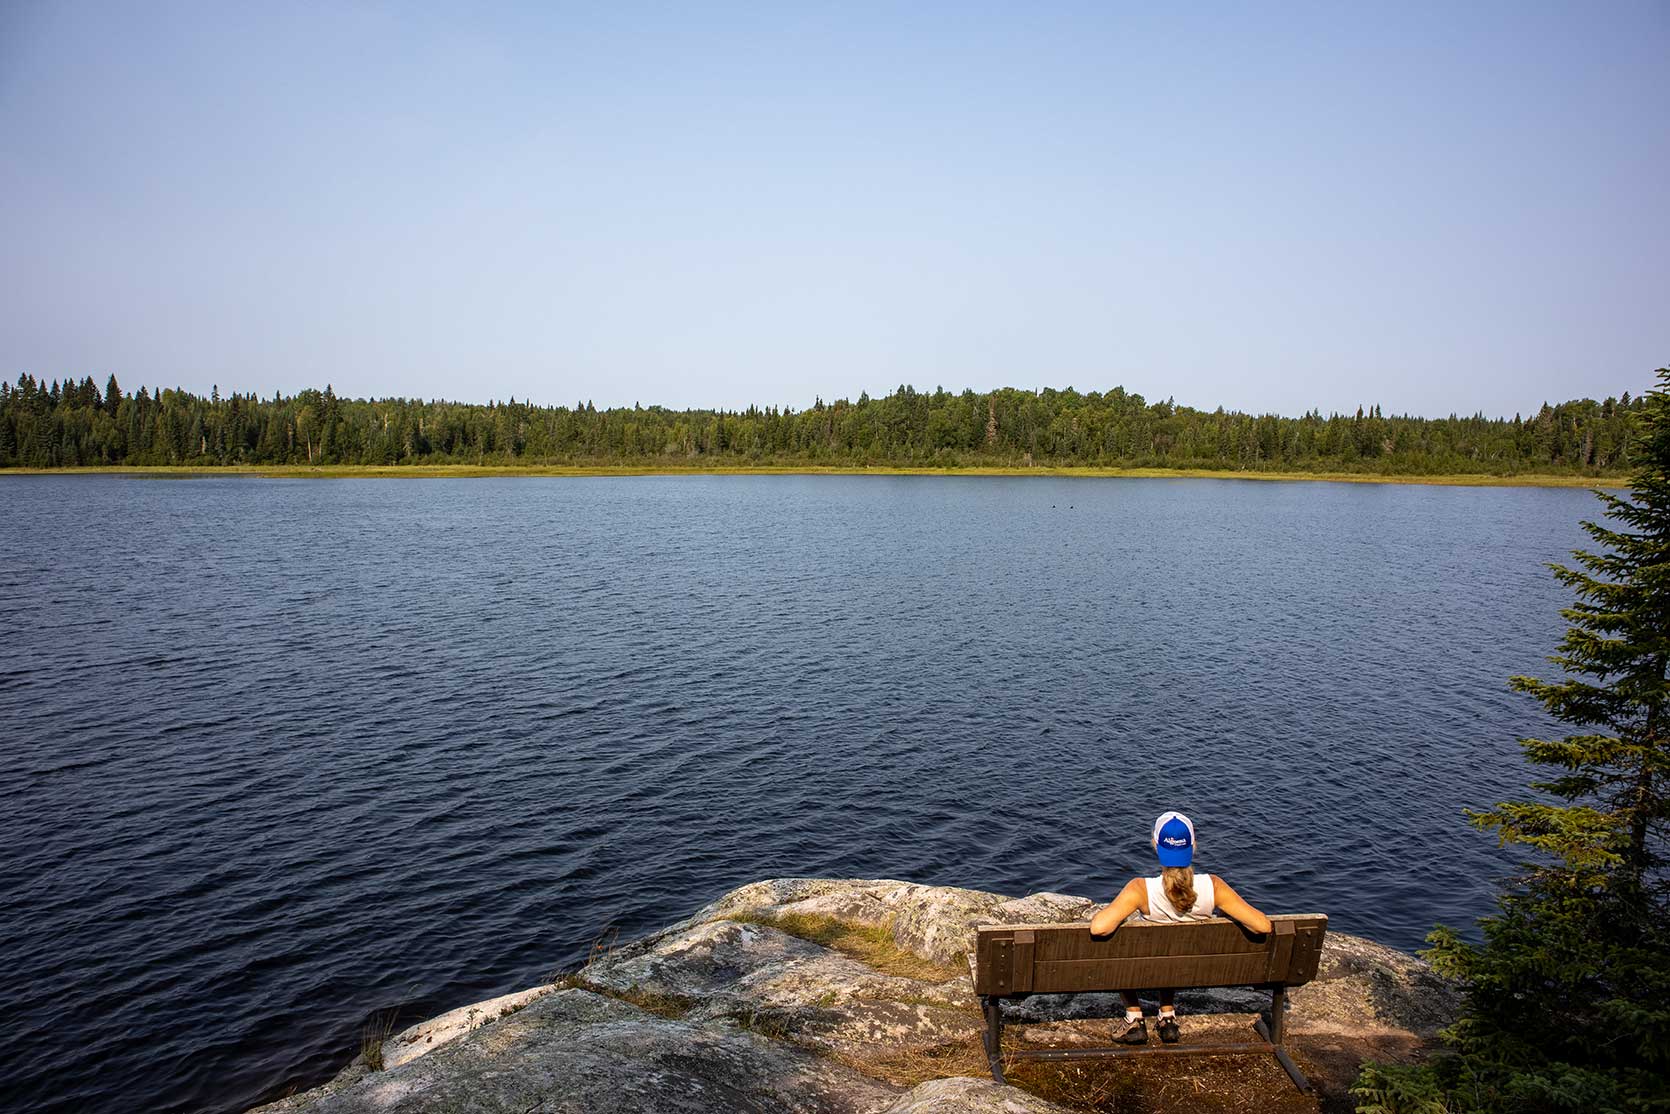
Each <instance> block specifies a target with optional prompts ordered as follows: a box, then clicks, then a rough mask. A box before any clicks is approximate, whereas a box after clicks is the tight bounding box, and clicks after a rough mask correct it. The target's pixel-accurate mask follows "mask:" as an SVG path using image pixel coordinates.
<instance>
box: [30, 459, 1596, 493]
mask: <svg viewBox="0 0 1670 1114" xmlns="http://www.w3.org/2000/svg"><path fill="white" fill-rule="evenodd" d="M88 475H118V476H141V477H146V476H149V477H154V478H158V479H168V478H179V479H190V478H196V477H213V476H251V477H256V478H260V479H474V478H481V477H497V476H1062V477H1069V478H1083V479H1210V480H1274V481H1283V482H1294V481H1307V480H1308V481H1321V482H1328V483H1373V484H1427V485H1431V486H1439V487H1581V488H1593V487H1606V488H1622V487H1626V486H1628V480H1627V478H1625V477H1621V476H1552V475H1536V474H1530V473H1527V474H1522V475H1486V474H1472V473H1451V474H1443V475H1382V474H1378V473H1362V472H1234V471H1228V470H1225V469H1208V468H1200V469H1173V468H1095V467H1033V468H1020V467H1016V468H1005V467H980V466H975V467H967V468H934V467H910V466H894V465H871V466H867V465H861V464H859V465H838V464H837V465H819V464H759V465H747V464H735V465H708V466H699V467H688V466H680V465H676V464H505V465H495V464H486V465H481V464H395V465H370V464H332V465H321V466H319V467H310V466H308V465H247V464H234V465H222V466H208V467H205V466H187V465H150V466H137V465H135V466H127V465H123V466H113V467H93V468H6V469H0V477H3V476H88Z"/></svg>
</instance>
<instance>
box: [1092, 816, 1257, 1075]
mask: <svg viewBox="0 0 1670 1114" xmlns="http://www.w3.org/2000/svg"><path fill="white" fill-rule="evenodd" d="M1153 844H1154V851H1155V853H1156V854H1157V855H1159V857H1160V876H1159V877H1158V878H1133V879H1131V880H1130V881H1129V882H1127V883H1126V884H1125V888H1124V889H1123V890H1121V891H1119V896H1118V897H1116V898H1114V899H1113V903H1112V904H1110V905H1108V906H1107V907H1106V908H1104V909H1102V910H1101V911H1100V912H1098V913H1097V914H1096V915H1095V916H1094V917H1092V918H1091V920H1090V933H1091V935H1092V936H1108V935H1111V934H1112V933H1113V932H1114V930H1115V929H1117V928H1118V927H1119V926H1120V925H1121V924H1124V923H1125V920H1126V918H1127V917H1129V916H1130V915H1131V914H1133V913H1141V914H1142V915H1143V917H1144V919H1146V920H1150V921H1192V920H1197V919H1203V918H1206V917H1210V916H1211V915H1212V914H1213V913H1214V912H1216V913H1222V914H1223V915H1224V916H1226V917H1231V918H1233V919H1234V920H1236V921H1238V922H1240V924H1241V925H1242V926H1244V927H1245V928H1247V929H1248V930H1249V931H1252V932H1257V933H1265V932H1269V931H1270V918H1269V917H1266V916H1265V915H1264V914H1263V913H1260V912H1259V911H1258V910H1257V909H1254V908H1253V907H1252V906H1251V905H1248V904H1247V903H1246V902H1245V901H1243V900H1241V895H1240V894H1238V893H1236V892H1235V891H1234V890H1232V889H1230V887H1229V883H1228V882H1225V881H1224V880H1223V879H1222V878H1219V877H1218V876H1217V875H1215V874H1196V873H1195V872H1194V866H1193V863H1194V856H1195V826H1194V824H1193V823H1192V822H1191V821H1190V820H1189V818H1188V817H1187V816H1184V815H1183V814H1182V813H1181V812H1168V813H1165V814H1164V815H1162V816H1161V817H1160V818H1159V819H1158V820H1156V821H1154V838H1153ZM1120 994H1121V995H1122V996H1123V997H1124V999H1125V1020H1124V1022H1123V1023H1121V1024H1119V1025H1115V1026H1114V1030H1113V1039H1114V1040H1116V1041H1118V1042H1119V1043H1120V1044H1147V1043H1148V1027H1147V1025H1145V1024H1144V1023H1143V1020H1142V1003H1141V1002H1140V1001H1138V999H1137V995H1136V991H1134V990H1123V991H1120ZM1176 997H1177V992H1176V991H1174V990H1162V991H1160V1018H1159V1023H1158V1025H1157V1026H1156V1028H1158V1029H1159V1031H1160V1039H1161V1040H1162V1041H1164V1042H1165V1043H1167V1044H1176V1043H1177V1040H1178V1038H1179V1037H1180V1036H1181V1033H1180V1032H1179V1030H1178V1028H1177V1005H1176Z"/></svg>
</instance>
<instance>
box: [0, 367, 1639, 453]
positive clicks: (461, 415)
mask: <svg viewBox="0 0 1670 1114" xmlns="http://www.w3.org/2000/svg"><path fill="white" fill-rule="evenodd" d="M1640 407H1641V400H1640V399H1638V398H1635V399H1632V398H1631V397H1630V395H1629V392H1627V391H1626V392H1624V393H1623V394H1622V395H1621V396H1619V397H1617V398H1608V399H1606V400H1605V401H1603V402H1596V401H1594V400H1593V399H1577V400H1573V401H1569V402H1562V403H1558V404H1554V405H1549V404H1547V403H1544V404H1543V406H1542V408H1541V409H1540V410H1539V411H1537V412H1536V413H1535V414H1533V415H1531V416H1530V417H1524V416H1521V415H1517V414H1516V415H1515V416H1514V417H1513V418H1511V419H1508V418H1487V417H1485V416H1484V415H1483V414H1474V415H1473V416H1471V417H1459V416H1457V415H1454V414H1452V415H1450V416H1449V417H1447V418H1421V417H1414V416H1411V415H1407V414H1404V415H1390V416H1387V415H1384V414H1382V413H1381V409H1380V407H1379V406H1369V407H1359V408H1358V409H1357V411H1356V412H1355V413H1353V414H1339V413H1332V414H1328V415H1326V416H1324V415H1323V414H1321V413H1320V412H1319V411H1314V410H1313V411H1311V412H1309V413H1306V414H1303V415H1301V416H1299V417H1296V418H1290V417H1282V416H1278V415H1275V414H1257V415H1255V414H1247V413H1242V412H1240V411H1234V410H1224V409H1223V408H1222V407H1220V408H1218V409H1216V410H1212V411H1206V410H1198V409H1195V408H1193V407H1189V406H1182V405H1178V404H1177V403H1176V402H1175V401H1173V400H1171V399H1167V400H1166V401H1164V402H1152V403H1151V402H1148V401H1146V400H1145V399H1144V398H1143V397H1142V396H1141V395H1139V394H1134V393H1130V392H1127V391H1125V390H1124V389H1123V388H1120V387H1115V388H1113V389H1112V390H1109V391H1106V392H1100V391H1090V392H1088V393H1080V392H1079V391H1076V390H1073V389H1071V388H1068V389H1065V390H1055V389H1045V390H1041V391H1030V390H1018V389H1013V388H1004V389H999V390H993V391H989V392H978V391H973V390H965V391H962V392H961V393H952V392H949V391H946V390H944V389H938V390H935V391H933V392H931V393H929V392H924V391H918V390H916V389H914V388H912V387H910V386H903V385H902V386H900V387H899V388H898V389H897V390H895V391H893V392H891V393H890V394H888V395H886V396H884V397H882V398H871V397H870V396H869V395H868V394H861V395H859V397H858V399H857V401H849V400H847V399H839V400H836V401H834V402H824V401H823V400H822V399H819V400H818V401H817V403H816V404H815V405H813V406H811V407H809V408H806V409H803V410H798V411H797V410H794V409H792V408H789V407H774V406H767V407H759V406H750V407H748V408H747V409H746V410H723V409H719V410H670V409H667V408H665V407H661V406H648V407H645V406H638V405H633V406H631V407H624V406H622V407H615V408H610V409H598V408H596V407H595V406H593V405H592V404H591V403H590V402H579V403H576V404H575V405H574V406H572V407H569V406H538V405H534V404H531V403H529V402H526V401H520V402H519V401H517V400H516V399H514V398H512V399H511V400H510V401H509V402H503V403H501V402H488V403H485V404H476V403H463V402H449V401H442V400H430V401H427V402H426V401H424V400H422V399H407V398H384V399H348V398H342V397H340V396H338V395H337V394H336V393H335V392H334V391H333V390H332V389H331V387H329V386H327V387H326V388H325V389H324V390H323V391H318V390H304V391H300V392H298V393H297V394H294V395H290V396H285V395H282V394H276V393H275V394H274V395H273V396H272V397H271V398H261V397H258V396H256V395H254V394H239V393H233V394H229V395H222V394H221V393H220V391H219V389H218V387H217V388H216V389H215V390H213V391H211V393H210V394H209V395H208V396H207V397H204V396H203V395H199V394H193V393H191V392H189V391H184V390H180V389H177V388H162V389H157V390H150V389H148V388H146V387H141V388H140V389H139V390H138V391H137V392H133V393H128V392H125V391H124V390H123V389H122V387H121V386H120V384H118V383H117V381H116V377H115V376H114V375H112V376H110V377H109V378H108V380H107V381H106V383H105V385H104V388H103V389H102V390H101V389H100V388H99V387H98V385H97V384H96V383H95V382H94V381H93V379H92V377H90V376H89V377H87V378H84V379H82V380H81V381H80V382H77V381H75V380H74V379H66V380H64V381H63V382H61V383H60V382H58V381H56V380H55V381H53V382H52V383H51V384H50V385H48V384H47V383H46V382H45V381H37V380H36V379H35V378H34V377H33V376H31V375H28V374H23V375H19V376H18V378H17V381H16V383H0V467H30V468H58V467H97V466H110V465H193V466H205V465H235V464H255V465H310V464H311V465H345V464H372V465H398V464H498V465H505V464H509V465H516V464H525V465H527V464H585V463H619V464H634V463H646V464H654V463H661V464H685V465H690V466H696V467H700V466H714V465H726V464H733V465H749V464H787V465H793V464H829V465H866V464H868V465H899V466H933V467H951V468H956V467H970V466H994V465H995V466H1004V467H1028V466H1046V465H1048V466H1073V465H1080V466H1118V467H1159V468H1203V469H1230V470H1247V471H1257V470H1268V471H1339V472H1371V473H1388V474H1410V475H1420V474H1441V473H1485V474H1508V473H1516V472H1538V473H1571V474H1579V475H1607V474H1618V473H1621V472H1622V471H1624V470H1626V469H1627V468H1628V467H1629V465H1630V459H1629V454H1630V444H1631V439H1632V437H1633V434H1634V426H1635V422H1636V416H1637V414H1638V412H1639V410H1640Z"/></svg>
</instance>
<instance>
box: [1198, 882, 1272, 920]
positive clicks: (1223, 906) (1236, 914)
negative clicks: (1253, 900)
mask: <svg viewBox="0 0 1670 1114" xmlns="http://www.w3.org/2000/svg"><path fill="white" fill-rule="evenodd" d="M1212 893H1213V896H1214V897H1215V898H1216V901H1217V905H1218V912H1220V913H1222V914H1223V915H1224V916H1226V917H1231V918H1233V919H1235V920H1237V921H1240V922H1241V923H1242V924H1243V925H1245V926H1246V927H1247V929H1248V930H1249V931H1252V932H1256V933H1258V934H1260V935H1263V934H1264V933H1266V932H1269V931H1270V918H1269V917H1266V916H1265V915H1264V914H1263V913H1260V912H1259V911H1258V910H1257V909H1254V908H1253V907H1252V906H1251V905H1248V904H1247V903H1246V901H1245V900H1244V899H1243V898H1242V897H1241V895H1240V894H1238V893H1236V892H1235V891H1234V890H1232V889H1230V887H1229V883H1228V882H1225V881H1224V880H1223V879H1222V878H1219V877H1218V876H1217V875H1216V874H1214V875H1212Z"/></svg>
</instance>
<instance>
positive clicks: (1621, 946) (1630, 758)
mask: <svg viewBox="0 0 1670 1114" xmlns="http://www.w3.org/2000/svg"><path fill="white" fill-rule="evenodd" d="M1638 403H1639V405H1640V406H1641V410H1640V418H1639V422H1638V424H1637V427H1636V428H1637V438H1636V442H1635V444H1634V446H1633V452H1632V461H1633V465H1634V472H1633V475H1632V477H1631V489H1630V492H1629V494H1628V495H1627V496H1616V495H1610V494H1606V493H1601V494H1600V498H1601V500H1602V501H1603V503H1604V504H1605V512H1606V513H1605V518H1606V519H1607V520H1608V521H1607V522H1604V523H1595V522H1585V523H1584V524H1583V527H1584V529H1585V530H1586V531H1587V532H1588V534H1589V536H1590V537H1592V538H1593V539H1594V540H1595V542H1596V543H1597V546H1598V547H1599V548H1598V551H1597V552H1587V551H1582V550H1579V551H1578V552H1576V553H1575V554H1574V556H1575V558H1576V566H1575V567H1567V566H1554V574H1555V576H1556V577H1557V578H1558V579H1559V580H1560V582H1561V583H1562V584H1565V585H1566V586H1568V587H1570V588H1571V589H1572V590H1573V591H1574V592H1575V593H1576V596H1577V600H1576V602H1575V603H1574V604H1573V605H1572V606H1571V607H1569V608H1566V609H1565V610H1564V611H1562V613H1561V614H1562V615H1564V616H1565V618H1566V619H1567V620H1568V621H1569V622H1570V623H1571V626H1570V628H1569V629H1568V630H1567V631H1566V635H1565V637H1564V638H1563V639H1562V640H1561V642H1560V646H1559V652H1558V653H1557V654H1556V655H1555V656H1554V657H1553V658H1552V659H1551V660H1552V661H1553V662H1554V663H1555V664H1556V665H1558V666H1560V668H1561V669H1562V670H1563V672H1564V674H1565V675H1564V677H1563V678H1562V679H1560V680H1556V681H1543V680H1538V679H1536V678H1532V677H1515V678H1513V681H1512V684H1513V687H1514V688H1515V689H1517V690H1518V691H1520V692H1524V693H1527V694H1529V695H1531V696H1533V697H1535V698H1536V699H1537V700H1538V701H1539V702H1541V703H1542V705H1543V706H1544V707H1545V708H1547V709H1548V711H1549V712H1550V713H1551V714H1552V715H1553V716H1554V717H1556V718H1557V719H1559V720H1561V721H1562V722H1564V723H1567V724H1570V725H1572V726H1573V727H1574V728H1576V729H1577V733H1575V734H1571V735H1567V736H1565V737H1564V738H1561V739H1553V740H1549V739H1525V740H1522V741H1521V745H1522V746H1523V748H1524V751H1525V756H1526V758H1527V759H1528V760H1529V761H1531V762H1533V763H1536V764H1538V765H1540V766H1543V767H1547V768H1549V769H1550V771H1551V772H1550V774H1549V775H1548V777H1547V778H1546V780H1542V781H1538V782H1534V783H1533V784H1532V788H1533V789H1536V790H1538V791H1539V792H1540V794H1541V796H1539V797H1538V798H1537V799H1533V800H1523V801H1508V802H1504V803H1502V804H1499V805H1497V806H1496V807H1495V808H1494V809H1491V810H1489V811H1486V812H1481V813H1476V814H1473V816H1472V821H1473V823H1474V825H1475V826H1477V827H1479V828H1483V829H1487V830H1492V831H1495V832H1496V833H1497V835H1498V836H1499V837H1500V838H1501V840H1502V841H1503V843H1511V844H1517V845H1522V846H1526V847H1529V848H1532V849H1533V850H1534V851H1535V852H1536V853H1537V855H1536V858H1535V860H1534V861H1533V862H1532V863H1530V864H1528V865H1527V867H1526V868H1525V870H1524V873H1523V874H1522V875H1521V876H1520V877H1519V878H1518V879H1517V880H1516V881H1515V883H1514V884H1513V886H1512V887H1511V888H1510V889H1509V890H1508V891H1507V893H1506V894H1505V895H1504V896H1503V897H1502V898H1501V899H1500V901H1499V911H1498V912H1497V913H1496V914H1495V915H1494V916H1491V917H1488V918H1485V920H1484V921H1483V922H1482V926H1483V929H1484V943H1483V945H1482V946H1476V947H1475V946H1472V945H1469V944H1467V943H1465V942H1464V941H1462V940H1461V939H1460V938H1459V937H1458V936H1457V935H1456V934H1455V933H1454V932H1453V931H1452V930H1450V929H1447V928H1444V927H1442V926H1440V927H1439V928H1438V929H1437V930H1435V931H1434V932H1433V934H1432V935H1431V936H1430V937H1428V939H1429V941H1430V942H1431V943H1432V945H1433V947H1432V949H1431V951H1430V952H1428V953H1427V954H1428V956H1429V957H1430V958H1431V959H1432V961H1433V963H1434V966H1435V967H1437V969H1438V970H1439V971H1440V972H1442V973H1444V974H1447V975H1449V976H1451V977H1454V978H1456V979H1457V980H1459V982H1460V984H1461V986H1462V988H1463V990H1464V993H1465V1005H1464V1009H1463V1015H1462V1017H1461V1020H1460V1021H1458V1022H1457V1023H1456V1025H1454V1026H1453V1027H1452V1028H1451V1029H1450V1030H1449V1031H1448V1032H1447V1033H1446V1037H1447V1039H1448V1040H1449V1042H1450V1043H1451V1045H1452V1048H1453V1051H1452V1052H1451V1053H1450V1054H1449V1055H1446V1056H1441V1057H1438V1058H1436V1059H1435V1060H1434V1061H1433V1062H1432V1063H1431V1064H1430V1065H1428V1066H1426V1067H1424V1068H1419V1069H1414V1070H1412V1071H1411V1070H1399V1069H1385V1068H1379V1069H1370V1070H1369V1071H1368V1072H1366V1073H1365V1075H1364V1077H1363V1079H1362V1080H1360V1081H1359V1085H1358V1089H1357V1091H1356V1093H1357V1094H1358V1096H1359V1097H1360V1098H1364V1099H1367V1100H1368V1102H1367V1104H1366V1105H1365V1106H1364V1107H1361V1108H1359V1109H1362V1110H1368V1111H1405V1110H1409V1111H1412V1110H1425V1111H1443V1110H1489V1111H1497V1110H1500V1111H1541V1110H1580V1109H1581V1110H1590V1111H1610V1110H1632V1111H1645V1110H1670V870H1667V865H1670V863H1667V852H1670V731H1667V728H1670V722H1667V721H1666V714H1667V712H1670V707H1667V705H1670V681H1667V680H1666V667H1667V665H1670V369H1663V370H1660V371H1659V373H1658V386H1657V389H1655V390H1652V391H1650V392H1648V394H1647V395H1646V396H1644V398H1642V399H1641V400H1638Z"/></svg>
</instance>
